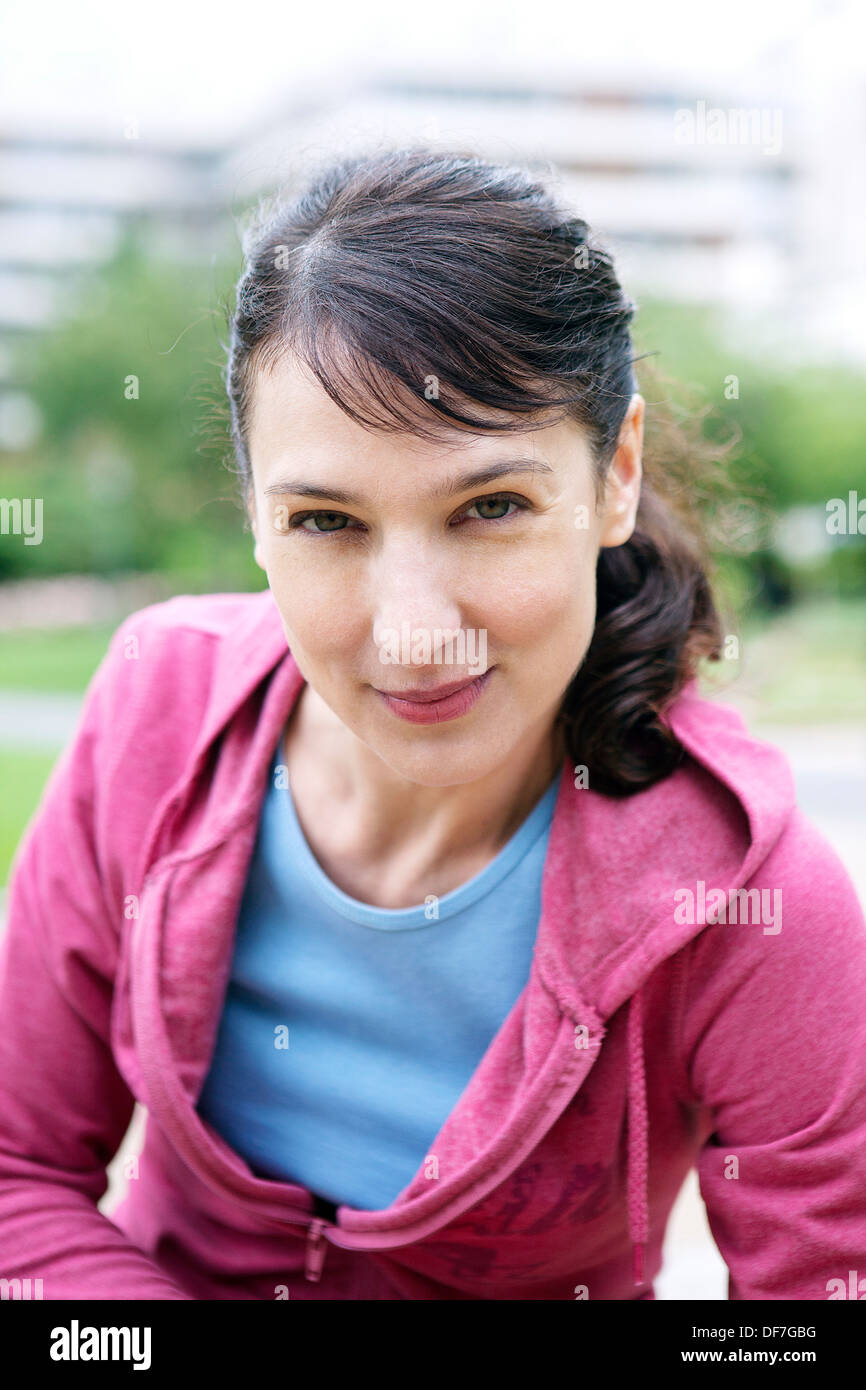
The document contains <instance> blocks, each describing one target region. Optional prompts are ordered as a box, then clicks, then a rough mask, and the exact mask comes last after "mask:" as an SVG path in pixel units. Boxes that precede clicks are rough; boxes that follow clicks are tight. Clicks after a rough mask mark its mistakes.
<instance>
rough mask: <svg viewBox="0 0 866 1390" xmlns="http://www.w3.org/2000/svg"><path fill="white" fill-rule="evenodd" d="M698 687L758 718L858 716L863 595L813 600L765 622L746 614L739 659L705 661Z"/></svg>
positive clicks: (862, 713)
mask: <svg viewBox="0 0 866 1390" xmlns="http://www.w3.org/2000/svg"><path fill="white" fill-rule="evenodd" d="M701 685H702V689H703V690H704V692H705V693H706V694H708V695H714V694H716V693H718V694H719V695H721V696H722V697H723V698H725V699H726V700H730V701H731V702H732V703H735V704H739V705H740V706H741V707H742V708H743V709H744V710H745V711H746V712H748V713H749V714H750V715H751V717H752V719H753V720H754V721H756V722H760V723H768V724H771V723H780V724H842V723H858V722H862V721H863V720H864V719H866V598H858V599H845V600H838V599H837V600H832V601H826V600H823V601H821V600H813V601H812V602H809V603H804V604H800V605H798V606H797V607H796V608H794V609H791V610H790V611H789V612H786V613H784V614H782V615H781V616H779V617H777V618H775V619H773V621H772V622H770V623H767V622H766V621H765V622H755V621H754V620H752V619H750V618H749V617H748V615H747V616H746V618H745V619H744V621H743V623H742V627H741V631H740V657H739V661H734V660H727V661H722V662H719V663H717V664H716V665H714V666H713V665H708V667H707V669H706V674H705V679H704V680H703V681H702V683H701Z"/></svg>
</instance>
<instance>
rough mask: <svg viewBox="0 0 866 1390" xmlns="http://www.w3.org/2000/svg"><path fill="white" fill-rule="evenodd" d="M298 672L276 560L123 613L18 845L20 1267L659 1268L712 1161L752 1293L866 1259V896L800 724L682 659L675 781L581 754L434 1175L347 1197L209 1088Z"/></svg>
mask: <svg viewBox="0 0 866 1390" xmlns="http://www.w3.org/2000/svg"><path fill="white" fill-rule="evenodd" d="M302 685H303V677H302V675H301V673H300V671H299V670H298V667H297V665H296V664H295V662H294V660H293V658H292V656H291V654H290V652H289V651H288V650H287V647H286V639H285V634H284V631H283V628H282V624H281V621H280V618H279V614H278V611H277V608H276V605H275V603H274V600H273V597H272V595H271V592H270V590H269V589H265V590H263V591H262V592H260V593H251V594H217V595H207V596H204V597H185V596H184V597H179V598H175V599H172V600H170V601H169V602H167V603H160V604H154V605H152V606H151V607H149V608H145V609H143V610H142V611H140V612H138V613H135V614H133V615H132V616H131V617H130V618H129V619H128V620H127V621H126V622H125V623H123V624H122V626H121V627H120V628H119V629H118V631H117V633H116V634H115V636H114V638H113V639H112V642H111V645H110V647H109V650H108V653H107V655H106V657H105V658H104V659H103V662H102V663H101V665H100V667H99V669H98V671H97V673H96V675H95V676H94V678H93V681H92V682H91V686H90V688H89V691H88V696H87V700H86V703H85V707H84V710H83V712H82V715H81V720H80V723H79V727H78V730H77V733H76V736H75V738H74V740H73V741H72V742H71V744H70V745H69V747H68V748H67V749H66V750H65V752H64V754H63V755H62V757H61V759H60V760H59V762H58V764H57V766H56V767H55V769H54V771H53V773H52V775H51V778H50V780H49V782H48V785H47V787H46V790H45V792H44V794H43V798H42V802H41V804H40V807H39V809H38V811H37V813H36V815H35V816H34V817H33V819H32V820H31V822H30V825H29V826H28V828H27V831H26V833H25V835H24V837H23V839H22V841H21V844H20V846H19V848H18V852H17V855H16V860H15V864H14V866H13V876H12V881H11V885H10V894H9V909H8V927H7V931H6V935H5V938H4V940H3V943H2V953H0V1278H5V1279H13V1278H28V1277H29V1278H31V1279H42V1281H43V1297H44V1298H46V1299H184V1298H187V1299H189V1298H192V1299H275V1298H285V1297H291V1298H301V1299H305V1298H311V1299H312V1298H326V1299H574V1298H587V1297H588V1298H591V1299H634V1298H653V1297H654V1292H653V1288H652V1279H653V1277H654V1276H655V1275H656V1274H657V1272H658V1269H659V1266H660V1263H661V1247H662V1239H663V1236H664V1231H665V1225H666V1222H667V1219H668V1215H669V1213H670V1210H671V1206H672V1205H673V1202H674V1199H675V1197H676V1195H677V1193H678V1191H679V1190H680V1187H681V1186H682V1183H683V1180H684V1179H685V1177H686V1175H687V1173H688V1171H689V1169H690V1168H692V1167H693V1166H695V1165H696V1166H697V1169H698V1174H699V1179H700V1185H701V1192H702V1194H703V1198H704V1201H705V1203H706V1207H707V1212H708V1216H709V1221H710V1226H711V1228H712V1231H713V1235H714V1237H715V1239H716V1241H717V1243H718V1246H719V1249H720V1251H721V1253H722V1255H723V1257H724V1259H725V1261H726V1262H727V1265H728V1267H729V1270H730V1280H729V1296H730V1298H732V1299H825V1298H828V1297H829V1290H830V1288H832V1287H837V1286H833V1285H830V1283H829V1281H831V1280H834V1279H841V1280H843V1281H848V1278H849V1272H850V1271H851V1270H857V1271H859V1273H860V1275H861V1276H866V924H864V919H863V914H862V911H861V909H860V906H859V904H858V901H857V898H856V895H855V892H854V889H853V887H852V884H851V881H850V879H849V878H848V876H847V874H846V872H845V870H844V868H843V867H842V865H841V863H840V861H839V859H838V858H837V856H836V854H835V853H834V851H833V850H832V849H831V848H830V847H829V846H828V845H827V844H826V842H825V841H824V840H823V839H822V838H821V836H820V835H819V834H818V832H817V831H816V830H815V829H814V828H813V827H812V826H811V824H810V823H809V822H808V821H807V820H805V819H804V817H803V816H802V814H801V813H800V812H799V810H798V809H797V808H796V806H795V803H794V791H793V784H792V779H791V774H790V771H789V768H788V765H787V763H786V761H785V759H784V757H783V755H782V754H781V753H780V752H778V751H777V750H776V749H775V748H773V747H771V746H769V745H767V744H765V743H762V742H759V741H757V740H755V739H753V738H751V737H750V736H749V735H748V733H747V732H746V731H745V729H744V727H743V724H742V721H741V720H740V718H739V716H738V715H737V714H735V713H734V712H733V711H731V710H730V709H728V708H726V707H724V706H722V705H718V704H716V703H714V702H712V701H708V700H703V699H701V698H699V697H698V695H697V693H696V687H695V686H694V683H693V684H692V686H691V687H689V689H688V690H687V691H686V692H685V693H684V694H683V695H682V696H681V697H680V698H679V699H678V700H677V701H676V702H675V704H674V705H673V706H672V707H671V710H670V712H669V714H668V719H669V721H670V723H671V724H672V726H673V728H674V730H675V732H676V733H677V735H678V737H679V738H680V740H681V741H682V743H683V744H684V745H685V747H686V749H687V751H688V753H689V754H690V755H691V756H690V757H688V758H687V759H686V760H685V761H684V763H683V765H682V766H681V767H680V768H679V769H678V770H677V771H676V772H675V773H674V774H673V775H672V776H671V777H669V778H667V779H666V780H665V781H663V782H660V783H658V784H657V785H656V786H654V787H652V788H650V789H649V790H648V791H644V792H642V793H640V794H638V795H634V796H631V797H629V798H626V799H624V800H617V799H612V798H608V797H606V796H604V795H602V794H600V793H598V792H596V791H593V790H592V789H591V787H590V788H584V787H578V788H576V787H575V785H574V781H575V779H574V776H573V772H572V769H571V768H570V767H569V766H568V765H564V766H563V772H562V780H561V783H560V787H559V794H558V798H557V802H556V808H555V813H554V820H553V824H552V827H551V835H550V841H549V848H548V854H547V859H546V862H545V869H544V881H543V894H542V913H541V919H540V922H539V927H538V935H537V941H536V946H535V952H534V957H533V964H532V969H531V972H530V976H529V979H528V981H527V983H526V985H525V987H524V989H523V992H522V993H521V995H520V997H519V998H518V999H517V1001H516V1002H515V1004H514V1006H513V1008H512V1009H511V1011H510V1013H509V1014H508V1016H507V1018H506V1019H505V1020H504V1022H503V1024H502V1026H501V1028H500V1029H499V1031H498V1033H497V1034H496V1036H495V1037H494V1039H493V1041H492V1042H491V1044H490V1046H489V1048H488V1049H487V1052H486V1053H485V1055H484V1057H483V1059H482V1061H481V1063H480V1064H479V1066H478V1069H477V1071H476V1072H475V1074H474V1075H473V1077H472V1080H471V1081H470V1083H469V1085H468V1086H467V1087H466V1089H465V1091H464V1092H463V1094H462V1096H461V1097H460V1100H459V1102H458V1104H457V1105H456V1107H455V1109H454V1110H453V1111H452V1112H451V1114H450V1115H449V1116H448V1119H447V1120H446V1122H445V1123H444V1125H443V1126H442V1128H441V1129H440V1131H439V1133H438V1134H437V1135H436V1137H435V1139H434V1140H433V1142H432V1144H431V1146H430V1154H429V1155H428V1159H429V1158H432V1157H434V1156H435V1158H436V1159H437V1160H438V1175H437V1176H435V1177H434V1176H433V1171H435V1170H436V1167H437V1165H436V1164H433V1163H431V1162H428V1161H425V1162H423V1163H422V1164H421V1166H420V1167H419V1170H418V1172H417V1173H416V1175H415V1177H414V1178H413V1180H412V1181H411V1183H410V1184H409V1185H408V1187H406V1188H404V1190H403V1191H402V1192H401V1193H400V1195H399V1197H397V1199H396V1200H395V1201H394V1202H393V1203H392V1204H391V1206H390V1207H388V1208H387V1209H386V1210H383V1211H360V1210H355V1209H353V1208H350V1207H347V1206H341V1207H340V1208H339V1210H338V1212H337V1220H336V1222H331V1221H329V1220H325V1219H323V1217H321V1216H320V1215H317V1214H316V1210H315V1208H314V1203H313V1197H312V1194H311V1193H310V1192H309V1190H307V1189H306V1188H303V1187H301V1186H298V1185H295V1184H292V1183H285V1182H280V1181H273V1180H270V1179H264V1178H260V1177H256V1176H255V1175H254V1174H253V1172H252V1171H251V1170H250V1168H249V1167H248V1165H247V1164H246V1163H245V1162H244V1161H243V1159H241V1158H240V1156H239V1155H238V1154H236V1153H235V1152H234V1151H233V1150H232V1149H231V1148H230V1147H229V1146H228V1145H227V1144H226V1143H225V1142H224V1141H223V1140H222V1139H221V1138H220V1137H219V1136H218V1135H217V1134H216V1132H215V1131H214V1130H212V1129H211V1128H210V1127H209V1126H208V1125H207V1124H205V1123H204V1122H203V1121H202V1120H201V1119H200V1118H199V1116H198V1114H197V1112H196V1110H195V1105H196V1101H197V1097H198V1095H199V1092H200V1090H201V1087H202V1085H203V1082H204V1079H205V1076H206V1074H207V1071H208V1068H209V1064H210V1058H211V1054H212V1051H213V1048H214V1045H215V1042H216V1032H217V1027H218V1023H219V1018H220V1012H221V1007H222V1001H223V997H224V993H225V990H226V987H227V984H228V977H229V970H230V966H231V957H232V945H233V933H234V928H235V922H236V917H237V910H238V905H239V901H240V895H241V892H242V889H243V886H244V881H245V876H246V872H247V866H248V864H249V861H250V858H251V855H252V850H253V844H254V839H255V834H256V830H257V826H258V819H259V812H260V808H261V804H262V800H263V796H264V792H265V786H266V781H267V774H268V768H269V764H270V759H271V757H272V754H273V752H274V749H275V748H276V746H277V743H278V739H279V737H280V733H281V731H282V729H283V727H284V725H285V721H286V718H287V716H288V714H289V711H290V709H291V708H292V705H293V702H294V700H295V698H296V696H297V695H298V692H299V690H300V688H301V686H302ZM591 780H592V773H591V769H590V782H591ZM738 889H747V890H749V891H750V896H749V897H748V898H746V896H745V895H744V894H739V895H737V894H736V893H735V890H738ZM712 890H721V891H719V892H717V893H716V894H715V895H714V894H713V892H712ZM752 890H759V891H758V892H757V893H755V892H754V891H752ZM720 902H721V903H723V904H724V905H725V906H724V911H722V912H720V913H718V916H719V918H720V920H718V921H716V922H713V923H710V924H709V925H708V922H709V920H710V913H711V909H712V907H713V906H714V904H715V905H718V904H719V903H720ZM692 908H694V910H692ZM705 913H706V914H707V915H706V916H705ZM734 918H738V920H733V919H734ZM135 1099H137V1100H138V1101H140V1102H141V1103H142V1104H143V1105H144V1106H146V1107H147V1111H148V1117H147V1129H146V1136H145V1143H144V1148H143V1151H142V1154H141V1157H140V1160H139V1168H138V1173H137V1175H136V1176H134V1177H132V1179H131V1181H130V1183H129V1191H128V1195H127V1197H126V1198H125V1199H124V1200H123V1202H122V1203H121V1205H120V1206H119V1207H118V1208H117V1209H116V1210H115V1211H114V1212H113V1213H112V1214H111V1217H110V1218H109V1217H108V1216H107V1215H104V1214H102V1213H101V1212H100V1211H98V1209H97V1206H96V1203H97V1202H98V1200H99V1199H100V1197H101V1196H102V1194H103V1193H104V1192H105V1190H106V1185H107V1183H106V1175H105V1166H106V1164H107V1163H108V1162H109V1161H110V1159H111V1157H112V1156H113V1154H114V1153H115V1151H116V1149H117V1147H118V1145H119V1143H120V1141H121V1139H122V1138H123V1135H124V1133H125V1131H126V1128H127V1126H128V1124H129V1120H130V1116H131V1113H132V1108H133V1103H134V1100H135Z"/></svg>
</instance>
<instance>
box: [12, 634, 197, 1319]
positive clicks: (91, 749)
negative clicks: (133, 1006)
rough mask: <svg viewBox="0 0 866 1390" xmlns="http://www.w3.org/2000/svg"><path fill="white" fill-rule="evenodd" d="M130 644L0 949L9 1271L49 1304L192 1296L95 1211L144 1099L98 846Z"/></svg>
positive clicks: (25, 852)
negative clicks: (120, 1037)
mask: <svg viewBox="0 0 866 1390" xmlns="http://www.w3.org/2000/svg"><path fill="white" fill-rule="evenodd" d="M121 645H122V637H121V632H120V630H118V632H117V633H115V636H114V637H113V639H112V642H111V645H110V647H109V650H108V653H107V655H106V656H105V657H104V658H103V661H102V663H101V664H100V666H99V668H98V669H97V672H96V674H95V676H94V677H93V679H92V681H91V683H90V686H89V687H88V691H87V695H86V698H85V702H84V708H83V711H82V714H81V717H80V719H79V722H78V726H77V730H76V733H75V735H74V737H73V739H72V741H71V742H70V744H69V745H68V746H67V748H66V749H65V750H64V752H63V753H62V754H61V757H60V759H59V760H58V762H57V763H56V764H55V767H54V769H53V771H52V773H51V775H50V777H49V779H48V782H47V784H46V787H45V790H44V791H43V794H42V799H41V801H40V804H39V807H38V809H37V811H36V812H35V814H34V815H33V817H31V820H30V823H29V824H28V826H27V829H26V831H25V833H24V836H23V837H22V840H21V842H20V843H19V846H18V849H17V851H16V855H15V860H14V862H13V866H12V872H11V878H10V884H9V893H8V900H7V922H6V928H5V933H4V935H3V939H2V943H0V1276H2V1277H3V1278H5V1279H7V1280H11V1279H26V1278H30V1279H31V1280H33V1279H41V1280H42V1297H43V1298H45V1299H188V1298H190V1297H191V1295H190V1294H188V1293H186V1292H185V1291H184V1290H182V1289H181V1288H179V1287H178V1286H177V1284H176V1283H175V1282H174V1281H173V1280H172V1279H171V1278H170V1277H169V1276H168V1275H167V1274H166V1273H165V1272H164V1271H163V1270H161V1269H160V1268H159V1267H158V1266H157V1265H156V1264H155V1263H154V1262H153V1261H152V1260H151V1259H150V1258H149V1257H148V1256H147V1255H145V1254H144V1252H143V1251H141V1250H139V1249H138V1248H137V1247H136V1246H134V1245H133V1244H132V1243H131V1242H130V1240H129V1239H128V1238H127V1237H126V1235H125V1234H124V1233H123V1232H121V1231H120V1230H119V1229H118V1228H117V1227H116V1226H115V1225H114V1224H113V1222H112V1221H111V1220H110V1219H109V1218H108V1217H107V1216H104V1215H103V1214H102V1213H101V1212H100V1211H99V1210H98V1208H97V1202H98V1201H99V1199H100V1198H101V1197H102V1196H103V1194H104V1193H105V1191H106V1190H107V1187H108V1179H107V1176H106V1171H105V1169H106V1165H107V1164H108V1163H109V1162H110V1161H111V1159H112V1157H113V1156H114V1154H115V1152H116V1151H117V1149H118V1147H119V1145H120V1142H121V1140H122V1139H123V1136H124V1134H125V1132H126V1130H127V1128H128V1125H129V1121H130V1118H131V1115H132V1111H133V1107H134V1103H135V1102H134V1097H133V1096H132V1094H131V1092H130V1091H129V1089H128V1087H127V1086H126V1084H125V1082H124V1080H123V1078H122V1077H121V1075H120V1073H119V1072H118V1070H117V1067H116V1065H115V1062H114V1058H113V1056H112V1052H111V1048H110V1042H109V1040H110V1018H111V1004H112V992H113V985H114V974H115V970H116V965H117V957H118V949H119V921H120V919H121V913H122V905H120V906H119V905H118V904H117V903H115V902H113V901H110V899H111V897H112V895H111V893H110V892H107V889H106V873H105V866H104V864H103V863H101V862H100V858H101V857H100V853H99V851H98V848H97V846H98V844H99V841H100V835H99V834H98V831H97V826H98V822H99V819H100V817H103V818H104V816H105V810H104V802H105V797H104V795H103V791H104V768H103V753H104V750H105V749H106V748H107V747H108V746H109V744H110V739H111V727H112V720H113V719H114V718H116V717H117V715H118V714H119V711H118V689H119V688H122V681H123V675H122V670H121V663H123V656H122V653H121ZM124 664H126V663H124Z"/></svg>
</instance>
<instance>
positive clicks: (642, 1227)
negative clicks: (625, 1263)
mask: <svg viewBox="0 0 866 1390" xmlns="http://www.w3.org/2000/svg"><path fill="white" fill-rule="evenodd" d="M647 1149H648V1145H647V1104H646V1075H645V1070H644V1056H643V1006H642V999H641V992H640V990H638V991H637V992H636V993H635V994H634V995H632V1000H631V1004H630V1006H629V1012H628V1177H627V1193H628V1229H629V1236H630V1238H631V1242H632V1245H633V1246H634V1282H635V1285H636V1286H637V1285H639V1284H642V1283H643V1282H644V1258H645V1254H646V1245H647V1237H648V1234H649V1209H648V1208H649V1204H648V1198H647Z"/></svg>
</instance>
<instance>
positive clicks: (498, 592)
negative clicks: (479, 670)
mask: <svg viewBox="0 0 866 1390" xmlns="http://www.w3.org/2000/svg"><path fill="white" fill-rule="evenodd" d="M595 586H596V579H595V563H594V557H593V556H592V554H591V553H590V552H589V551H588V550H587V551H586V552H580V553H575V552H574V551H568V550H567V549H566V548H562V549H560V550H559V551H558V552H557V553H556V555H555V556H553V555H551V556H549V557H547V559H546V561H545V563H544V564H543V565H537V566H535V565H532V566H527V565H523V566H520V567H519V568H516V569H515V571H514V573H513V574H509V575H508V576H507V577H506V575H504V574H503V575H502V576H500V580H499V582H497V583H496V585H495V586H493V587H491V589H490V590H489V592H488V594H487V598H486V601H485V600H482V602H481V603H480V604H479V605H478V611H479V621H481V620H482V619H481V617H480V614H481V613H485V614H486V621H487V623H488V625H489V629H490V640H491V641H492V642H493V643H494V645H495V644H496V643H497V642H498V643H501V644H502V645H503V646H505V647H507V646H512V645H513V646H515V647H519V646H528V645H531V646H536V647H542V646H545V645H547V644H550V643H562V642H565V643H567V644H568V646H569V648H570V647H571V646H572V645H573V644H574V643H575V642H578V641H580V640H582V639H584V638H585V640H586V641H587V642H588V640H589V637H590V636H591V635H592V629H593V626H594V623H595Z"/></svg>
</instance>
